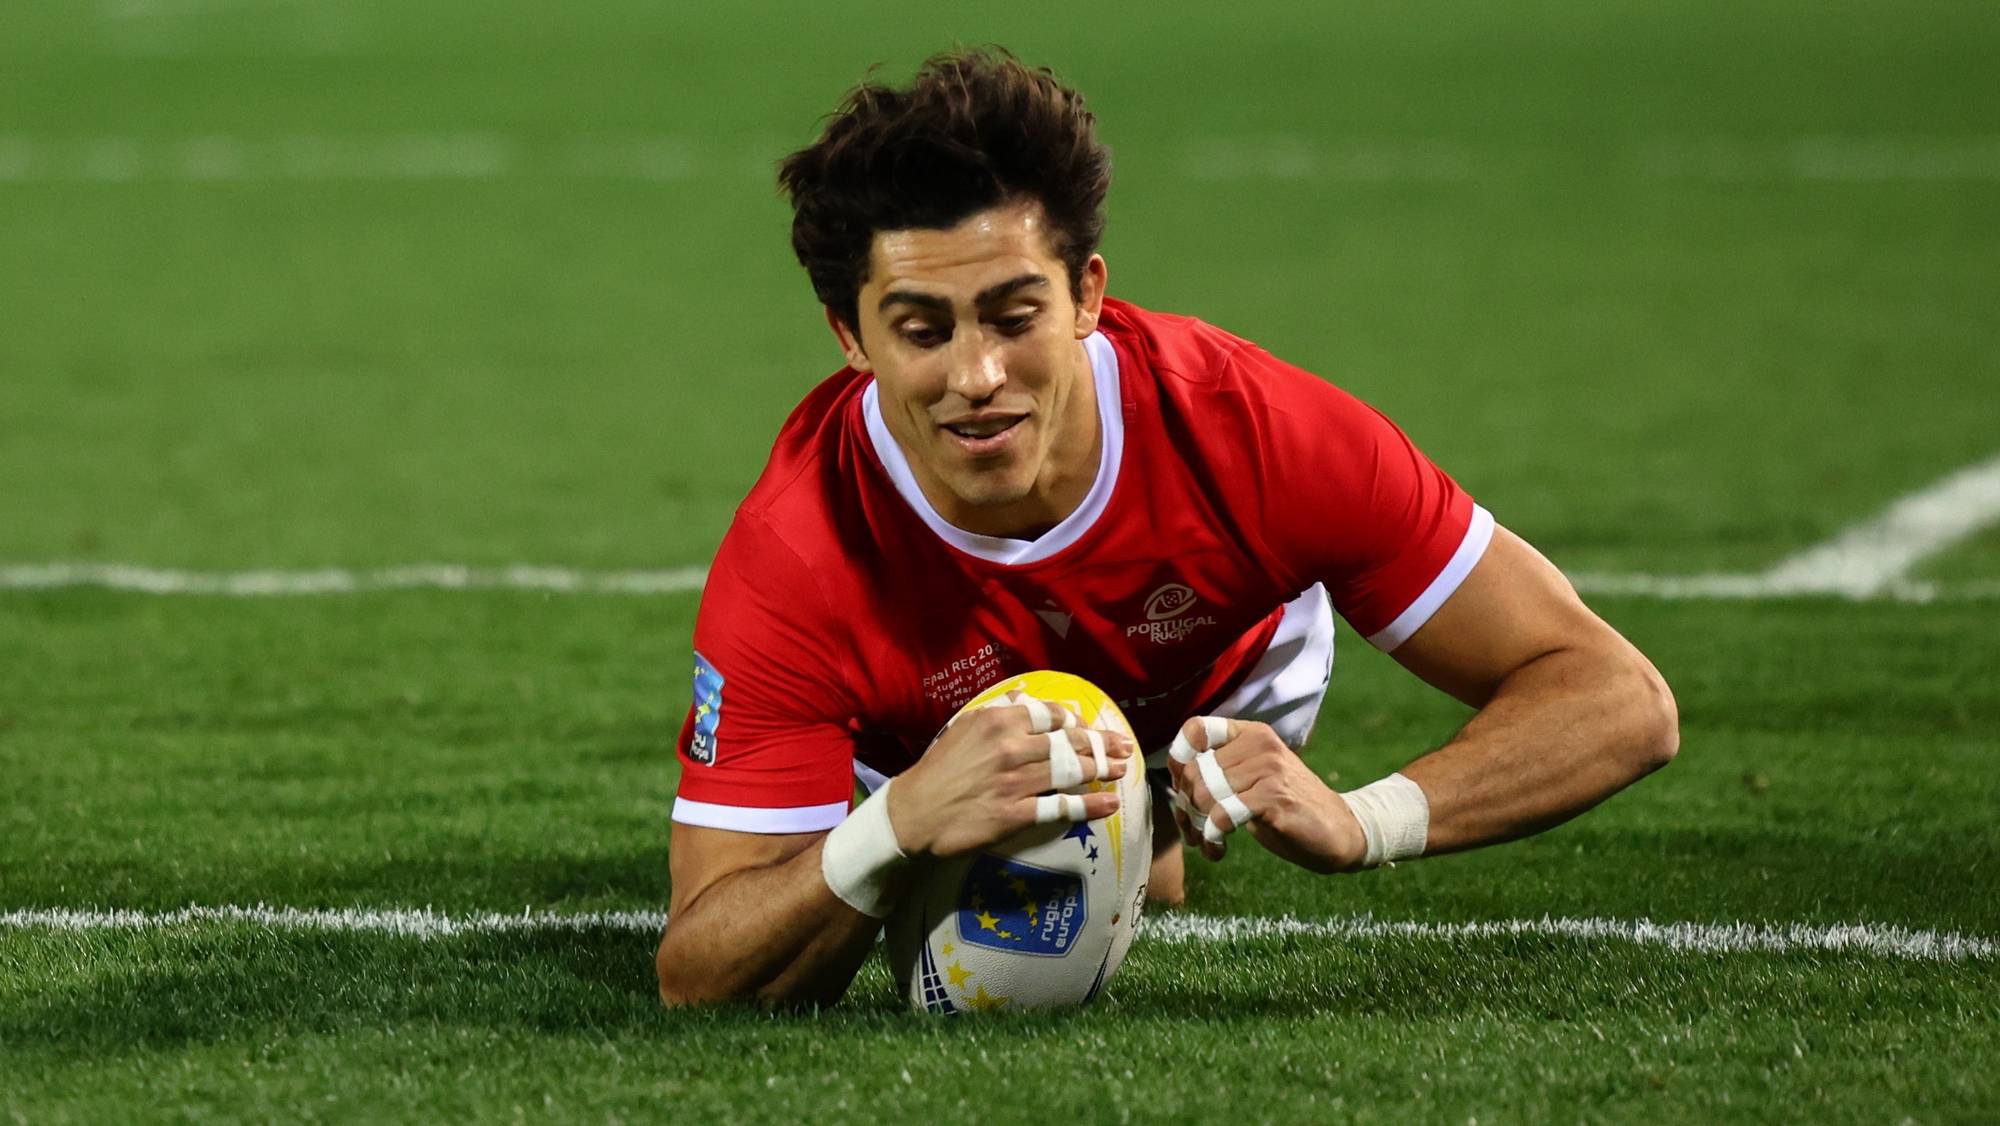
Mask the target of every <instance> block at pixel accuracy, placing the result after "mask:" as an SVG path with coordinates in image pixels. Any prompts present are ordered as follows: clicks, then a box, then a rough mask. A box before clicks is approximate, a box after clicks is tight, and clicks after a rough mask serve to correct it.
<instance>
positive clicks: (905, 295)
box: [875, 274, 1049, 312]
mask: <svg viewBox="0 0 2000 1126" xmlns="http://www.w3.org/2000/svg"><path fill="white" fill-rule="evenodd" d="M1047 284H1049V279H1048V278H1047V277H1046V276H1045V275H1042V274H1022V275H1021V276H1020V277H1018V278H1009V279H1007V280H1006V281H1003V282H1001V283H1000V284H998V285H989V286H987V287H986V288H985V289H982V290H980V291H979V292H978V293H977V294H975V295H973V298H972V303H973V304H974V305H986V304H990V303H992V302H994V301H998V300H999V299H1000V298H1002V297H1005V296H1007V295H1008V294H1010V293H1013V292H1014V291H1015V290H1018V289H1028V288H1030V287H1032V286H1038V285H1041V286H1045V285H1047ZM897 303H901V304H904V305H916V306H919V307H921V308H925V309H942V310H945V311H947V312H948V311H950V309H951V302H949V301H947V300H945V299H944V298H942V297H936V296H933V295H931V294H928V293H917V292H914V291H912V290H907V289H892V290H890V291H889V292H887V293H885V294H883V295H882V300H881V301H879V302H877V303H876V305H875V308H876V310H877V311H878V312H879V311H880V310H883V309H887V308H888V307H889V306H891V305H895V304H897Z"/></svg>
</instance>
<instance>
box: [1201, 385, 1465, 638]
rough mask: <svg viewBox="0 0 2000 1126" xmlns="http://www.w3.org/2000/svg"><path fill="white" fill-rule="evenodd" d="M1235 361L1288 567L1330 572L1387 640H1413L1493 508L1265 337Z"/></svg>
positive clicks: (1344, 605) (1270, 522) (1343, 598)
mask: <svg viewBox="0 0 2000 1126" xmlns="http://www.w3.org/2000/svg"><path fill="white" fill-rule="evenodd" d="M1230 363H1231V365H1232V367H1234V368H1235V369H1236V370H1235V372H1233V373H1232V374H1234V375H1236V376H1238V377H1239V379H1240V382H1239V383H1238V386H1239V387H1240V388H1241V389H1242V391H1243V394H1244V396H1245V401H1246V406H1247V407H1248V409H1249V410H1250V411H1251V423H1252V426H1253V428H1255V429H1256V430H1258V431H1260V432H1261V433H1262V436H1263V440H1262V441H1261V442H1259V443H1258V444H1257V450H1256V453H1255V455H1254V456H1255V457H1256V458H1257V459H1258V462H1259V465H1258V469H1259V476H1260V482H1259V487H1260V495H1259V498H1258V502H1259V504H1260V506H1261V510H1262V517H1263V519H1262V520H1261V522H1260V523H1261V526H1262V529H1263V533H1262V534H1263V538H1264V542H1265V545H1266V547H1267V548H1268V549H1269V550H1270V552H1271V553H1272V557H1273V559H1274V560H1275V561H1276V567H1277V569H1278V571H1279V573H1280V574H1281V575H1283V576H1284V577H1285V578H1286V579H1287V580H1288V581H1289V582H1291V583H1292V584H1293V585H1294V586H1295V587H1296V588H1297V589H1301V590H1302V589H1304V588H1306V587H1308V586H1310V585H1312V584H1313V583H1322V584H1324V585H1325V587H1326V590H1327V593H1328V594H1329V595H1330V596H1331V597H1332V599H1333V605H1334V608H1335V609H1337V610H1339V611H1340V614H1341V616H1342V617H1344V618H1346V619H1347V620H1348V622H1349V623H1350V624H1351V625H1353V626H1354V628H1355V630H1356V632H1358V633H1360V634H1361V635H1362V636H1363V637H1366V638H1367V639H1368V640H1369V642H1370V643H1371V644H1373V645H1375V646H1376V647H1378V648H1381V649H1384V650H1389V649H1394V648H1395V647H1396V646H1398V645H1401V644H1402V643H1403V642H1404V641H1405V640H1407V639H1408V638H1409V636H1410V635H1411V634H1413V633H1415V632H1417V630H1418V628H1420V627H1421V626H1422V625H1423V624H1424V623H1425V622H1427V621H1429V620H1430V617H1431V615H1432V614H1434V613H1436V612H1437V608H1438V607H1439V606H1442V605H1443V604H1444V602H1445V600H1446V599H1447V598H1449V597H1451V595H1452V593H1453V592H1454V591H1456V590H1457V589H1458V586H1459V584H1460V583H1461V582H1463V581H1464V580H1465V576H1466V575H1467V574H1469V573H1470V572H1471V570H1472V568H1473V565H1474V564H1476V563H1478V562H1479V559H1480V556H1481V555H1483V554H1484V553H1485V550H1486V545H1487V543H1488V542H1489V541H1490V540H1491V539H1492V536H1493V518H1492V517H1491V516H1490V515H1488V514H1487V512H1486V510H1485V509H1482V508H1480V507H1479V506H1478V505H1476V504H1474V503H1473V501H1472V498H1471V497H1470V496H1468V495H1467V494H1466V492H1465V490H1464V489H1461V488H1459V486H1458V483H1457V482H1456V481H1453V480H1452V479H1451V477H1450V476H1448V475H1447V474H1446V473H1445V472H1444V470H1442V469H1439V468H1438V467H1437V466H1436V465H1435V464H1433V463H1432V462H1431V460H1430V459H1429V458H1427V457H1425V456H1424V455H1423V452H1422V451H1420V450H1418V449H1417V447H1416V446H1415V444H1413V443H1412V442H1411V441H1410V439H1409V438H1408V437H1406V436H1405V435H1404V434H1403V432H1402V431H1401V430H1399V429H1397V428H1396V425H1395V424H1394V423H1392V422H1390V421H1389V420H1388V419H1387V418H1385V417H1383V416H1382V414H1381V413H1380V412H1378V411H1376V410H1375V409H1374V408H1373V407H1370V406H1368V405H1367V404H1366V403H1363V402H1362V401H1360V400H1359V399H1356V398H1355V397H1354V396H1352V395H1349V394H1348V393H1347V392H1345V391H1342V390H1341V389H1340V388H1338V387H1335V386H1333V385H1332V384H1330V383H1328V382H1326V381H1325V380H1323V379H1320V378H1319V377H1318V376H1315V375H1312V374H1311V373H1309V372H1305V371H1301V370H1300V369H1298V368H1295V367H1293V366H1291V365H1290V364H1287V363H1284V362H1283V361H1281V360H1279V359H1277V358H1275V357H1273V356H1272V355H1270V354H1269V353H1268V352H1265V351H1263V350H1262V349H1260V348H1256V347H1254V346H1250V347H1245V348H1243V349H1241V350H1240V351H1238V352H1237V353H1236V354H1235V355H1234V356H1232V357H1231V358H1230Z"/></svg>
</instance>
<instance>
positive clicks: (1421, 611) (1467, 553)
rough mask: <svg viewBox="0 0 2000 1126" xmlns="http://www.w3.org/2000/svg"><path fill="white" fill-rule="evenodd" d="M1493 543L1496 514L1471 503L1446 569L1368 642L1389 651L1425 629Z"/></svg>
mask: <svg viewBox="0 0 2000 1126" xmlns="http://www.w3.org/2000/svg"><path fill="white" fill-rule="evenodd" d="M1492 542H1493V514H1492V513H1491V512H1488V511H1486V510H1485V509H1483V508H1481V507H1479V506H1478V505H1476V504H1475V505H1473V506H1472V522H1471V523H1470V524H1468V525H1466V528H1465V538H1464V539H1462V540H1460V541H1458V550H1457V551H1454V552H1452V553H1451V559H1450V560H1448V561H1447V562H1446V563H1445V565H1444V569H1443V570H1442V571H1439V572H1438V574H1437V578H1434V579H1432V580H1431V585H1429V586H1427V587H1425V588H1424V592H1423V593H1422V594H1419V595H1417V599H1416V601H1414V602H1412V603H1410V604H1409V605H1408V606H1407V607H1405V608H1404V609H1403V612H1402V613H1400V614H1398V615H1396V620H1395V621H1393V622H1390V623H1389V624H1388V625H1387V626H1384V627H1383V628H1382V630H1381V631H1380V632H1378V633H1374V634H1371V635H1369V638H1368V644H1370V645H1373V646H1374V647H1375V648H1377V649H1380V650H1381V651H1383V652H1384V653H1387V652H1390V651H1392V650H1393V649H1395V648H1396V646H1398V645H1401V644H1402V643H1403V642H1405V641H1408V640H1409V639H1410V635H1411V634H1413V633H1415V632H1417V631H1418V630H1420V629H1422V628H1424V623H1425V622H1428V621H1430V620H1431V615H1432V614H1435V613H1437V612H1438V607H1440V606H1443V605H1444V604H1445V600H1446V599H1448V598H1450V597H1451V596H1452V595H1453V594H1455V593H1457V592H1458V588H1459V584H1461V583H1463V582H1464V581H1465V576H1467V575H1469V574H1471V573H1472V568H1473V567H1475V566H1477V565H1478V564H1479V560H1480V559H1481V558H1482V557H1484V556H1485V554H1486V545H1487V544H1489V543H1492Z"/></svg>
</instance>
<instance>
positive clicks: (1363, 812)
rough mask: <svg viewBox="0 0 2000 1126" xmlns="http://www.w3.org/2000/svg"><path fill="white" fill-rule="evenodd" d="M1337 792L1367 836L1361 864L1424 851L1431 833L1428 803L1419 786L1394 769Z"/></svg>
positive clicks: (1374, 864) (1366, 865) (1372, 864)
mask: <svg viewBox="0 0 2000 1126" xmlns="http://www.w3.org/2000/svg"><path fill="white" fill-rule="evenodd" d="M1340 796H1341V798H1342V800H1344V801H1346V802H1347V808H1349V809H1351V810H1353V811H1354V819H1355V820H1356V821H1359V822H1361V835H1362V836H1364V837H1366V838H1367V840H1368V854H1367V855H1366V856H1365V857H1363V858H1362V861H1361V866H1362V867H1363V868H1374V867H1377V866H1379V865H1383V864H1393V863H1395V862H1396V861H1398V860H1407V859H1409V858H1410V857H1413V856H1422V855H1423V854H1424V844H1425V842H1426V841H1427V840H1428V839H1429V838H1430V833H1431V803H1430V801H1429V799H1427V798H1425V797H1424V791H1423V787H1421V786H1418V785H1417V784H1416V783H1415V782H1412V781H1410V780H1409V779H1408V778H1406V777H1404V776H1403V775H1402V774H1401V773H1396V774H1391V775H1389V776H1388V777H1387V778H1384V779H1382V780H1381V781H1379V782H1370V783H1368V784H1367V785H1366V786H1363V787H1361V788H1360V789H1358V790H1349V791H1347V792H1346V793H1344V794H1342V795H1340Z"/></svg>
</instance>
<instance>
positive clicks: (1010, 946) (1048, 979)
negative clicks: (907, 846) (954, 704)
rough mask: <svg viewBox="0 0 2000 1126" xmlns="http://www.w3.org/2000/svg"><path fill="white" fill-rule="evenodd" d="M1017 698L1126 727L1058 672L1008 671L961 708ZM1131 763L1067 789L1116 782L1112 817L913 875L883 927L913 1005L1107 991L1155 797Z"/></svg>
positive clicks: (1136, 893)
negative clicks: (1109, 778) (1110, 778)
mask: <svg viewBox="0 0 2000 1126" xmlns="http://www.w3.org/2000/svg"><path fill="white" fill-rule="evenodd" d="M1023 696H1033V697H1035V698H1036V699H1039V700H1044V701H1047V702H1048V703H1051V704H1059V705H1061V706H1063V707H1066V708H1068V709H1070V710H1071V711H1072V712H1074V713H1076V715H1077V716H1078V717H1079V718H1080V719H1081V720H1082V722H1083V724H1084V726H1086V727H1096V728H1098V729H1099V730H1103V731H1116V732H1119V733H1120V734H1123V735H1125V736H1126V737H1128V738H1129V737H1131V735H1132V727H1131V725H1130V724H1129V723H1127V722H1126V721H1125V716H1124V714H1123V713H1121V712H1120V711H1119V710H1118V705H1117V704H1115V703H1113V702H1112V701H1111V698H1110V697H1109V696H1106V695H1105V694H1104V692H1103V691H1102V690H1100V689H1099V688H1098V687H1097V686H1096V685H1094V684H1091V683H1090V682H1089V681H1087V680H1084V679H1083V678H1082V677H1077V676H1071V675H1069V674H1068V673H1060V672H1050V671H1041V672H1031V673H1027V674H1024V675H1022V676H1016V677H1009V678H1008V679H1006V680H1003V681H1001V682H1000V683H998V684H995V685H993V686H992V687H991V688H988V689H987V690H986V691H984V692H982V693H980V694H979V695H978V696H976V697H974V698H973V700H972V701H971V702H970V703H968V704H966V705H965V707H963V708H961V709H959V713H958V714H959V715H964V714H965V713H966V712H969V711H972V710H973V709H975V708H983V707H1000V706H1005V705H1007V704H1010V703H1014V702H1016V701H1018V700H1019V699H1020V698H1021V697H1023ZM953 718H954V719H956V718H957V717H953ZM1133 767H1134V768H1133V769H1132V770H1130V771H1128V772H1127V773H1126V775H1125V777H1123V778H1121V779H1119V780H1118V781H1116V782H1102V783H1100V782H1086V783H1084V784H1083V785H1081V786H1078V787H1075V788H1073V789H1071V790H1069V791H1066V792H1068V793H1089V792H1093V791H1100V790H1111V789H1116V790H1117V791H1118V793H1119V796H1120V797H1121V798H1122V799H1123V800H1122V801H1121V802H1120V805H1119V810H1118V812H1116V813H1114V814H1112V815H1111V816H1109V817H1104V818H1100V819H1098V820H1096V821H1086V822H1081V823H1076V824H1069V823H1058V824H1053V825H1037V826H1034V827H1032V828H1029V829H1025V830H1023V831H1022V832H1020V833H1017V834H1015V835H1014V836H1013V837H1010V838H1008V839H1007V840H1005V841H1002V842H1001V843H999V844H997V845H994V846H992V847H990V848H987V849H984V850H982V851H980V852H975V853H972V854H970V855H966V856H955V857H950V858H947V859H943V860H938V861H934V862H932V863H930V864H927V865H925V866H923V867H920V868H919V869H918V870H917V871H915V872H913V873H912V874H911V882H910V886H909V888H908V890H907V891H906V892H905V894H904V897H903V900H902V902H901V903H900V904H898V906H897V909H896V912H895V913H894V914H893V915H891V916H890V918H889V924H888V951H889V963H890V966H891V967H892V968H893V969H894V970H895V973H896V988H897V990H898V991H899V992H901V993H902V995H903V997H904V998H905V999H906V1000H907V1001H908V1002H909V1004H910V1007H911V1008H914V1009H918V1010H922V1011H925V1012H933V1013H962V1012H968V1011H970V1012H991V1011H994V1010H1004V1009H1035V1008H1044V1007H1047V1006H1052V1005H1079V1004H1083V1003H1084V1002H1086V1001H1089V1000H1091V999H1092V998H1094V997H1096V996H1097V995H1098V993H1099V992H1101V991H1102V990H1103V988H1104V985H1105V983H1106V982H1108V981H1110V980H1111V975H1112V974H1114V973H1116V972H1118V966H1119V963H1121V962H1123V961H1124V960H1125V952H1126V950H1128V949H1129V948H1130V947H1131V945H1132V936H1133V934H1134V933H1135V932H1136V931H1137V929H1138V926H1139V913H1140V910H1141V909H1142V908H1143V907H1144V906H1145V902H1146V874H1147V872H1148V870H1149V869H1150V866H1151V863H1152V856H1153V854H1152V848H1153V819H1152V804H1151V803H1152V798H1151V794H1150V792H1149V790H1148V789H1147V786H1146V773H1145V770H1144V768H1143V766H1142V765H1141V764H1140V763H1139V761H1138V760H1137V759H1135V760H1134V762H1133Z"/></svg>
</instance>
